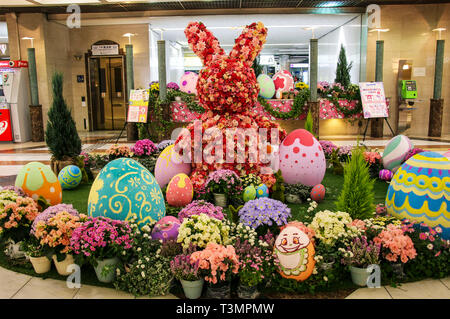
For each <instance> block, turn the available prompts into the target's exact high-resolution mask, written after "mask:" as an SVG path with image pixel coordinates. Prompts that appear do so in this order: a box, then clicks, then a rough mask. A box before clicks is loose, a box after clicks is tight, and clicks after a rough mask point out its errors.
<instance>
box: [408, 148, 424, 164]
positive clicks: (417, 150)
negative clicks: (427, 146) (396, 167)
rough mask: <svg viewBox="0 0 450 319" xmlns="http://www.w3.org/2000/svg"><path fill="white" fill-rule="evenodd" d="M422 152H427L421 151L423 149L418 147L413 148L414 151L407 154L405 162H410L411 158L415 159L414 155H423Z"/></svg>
mask: <svg viewBox="0 0 450 319" xmlns="http://www.w3.org/2000/svg"><path fill="white" fill-rule="evenodd" d="M422 152H425V150H423V149H421V148H417V147H415V148H413V149H412V150H410V151H409V152H408V153H407V154H406V156H405V162H406V161H407V160H409V159H410V158H411V157H413V156H414V155H416V154H419V153H422Z"/></svg>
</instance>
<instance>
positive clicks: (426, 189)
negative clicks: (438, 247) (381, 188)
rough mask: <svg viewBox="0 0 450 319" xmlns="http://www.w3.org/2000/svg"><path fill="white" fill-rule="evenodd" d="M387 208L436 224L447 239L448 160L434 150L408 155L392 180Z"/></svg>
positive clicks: (449, 229)
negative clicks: (409, 156) (408, 157)
mask: <svg viewBox="0 0 450 319" xmlns="http://www.w3.org/2000/svg"><path fill="white" fill-rule="evenodd" d="M386 208H387V212H388V213H389V214H392V215H394V216H396V217H398V218H408V219H410V220H415V221H417V222H423V223H425V224H427V225H428V226H430V227H438V226H439V227H440V229H442V237H443V238H445V239H450V160H449V159H448V158H446V157H444V156H443V155H441V154H439V153H436V152H422V153H419V154H416V155H414V156H413V157H411V158H410V159H409V160H407V161H406V162H405V163H404V164H403V165H402V166H401V167H400V168H399V169H398V170H397V172H396V173H395V174H394V177H393V178H392V180H391V183H390V185H389V188H388V192H387V196H386ZM436 229H438V228H436Z"/></svg>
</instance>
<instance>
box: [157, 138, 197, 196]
mask: <svg viewBox="0 0 450 319" xmlns="http://www.w3.org/2000/svg"><path fill="white" fill-rule="evenodd" d="M173 147H174V145H169V146H167V147H166V148H165V149H164V151H162V152H161V154H160V155H159V157H158V159H157V160H156V164H155V178H156V181H157V182H158V184H159V186H160V187H164V186H166V185H167V184H168V183H169V182H170V180H171V179H172V177H174V176H175V175H177V174H180V173H184V174H186V175H189V173H190V172H191V164H190V163H183V161H182V159H181V157H180V156H179V155H178V154H177V153H176V152H174V151H173Z"/></svg>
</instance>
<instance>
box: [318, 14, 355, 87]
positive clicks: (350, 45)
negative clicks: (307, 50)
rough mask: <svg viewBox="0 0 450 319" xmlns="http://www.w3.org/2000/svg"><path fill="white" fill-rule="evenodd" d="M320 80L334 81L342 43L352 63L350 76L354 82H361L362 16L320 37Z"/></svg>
mask: <svg viewBox="0 0 450 319" xmlns="http://www.w3.org/2000/svg"><path fill="white" fill-rule="evenodd" d="M318 42H319V43H318V46H319V57H318V61H319V74H318V80H319V81H327V82H330V83H332V82H334V79H335V78H336V65H337V62H338V57H339V52H340V50H341V44H342V45H343V46H344V48H345V51H346V55H347V62H348V63H350V62H351V63H352V65H353V66H352V68H351V70H350V77H351V82H352V83H355V84H357V83H359V66H360V57H361V45H360V42H361V17H360V16H358V17H356V18H353V19H352V20H351V21H349V22H347V23H346V24H344V25H342V26H340V27H338V28H336V29H334V30H333V31H331V32H330V33H328V34H326V35H324V36H322V37H321V38H319V41H318Z"/></svg>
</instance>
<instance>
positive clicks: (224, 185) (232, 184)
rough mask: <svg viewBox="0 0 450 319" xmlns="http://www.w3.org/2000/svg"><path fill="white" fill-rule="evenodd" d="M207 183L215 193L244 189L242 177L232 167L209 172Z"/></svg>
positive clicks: (230, 192) (229, 192)
mask: <svg viewBox="0 0 450 319" xmlns="http://www.w3.org/2000/svg"><path fill="white" fill-rule="evenodd" d="M205 185H206V188H209V189H210V190H211V191H212V192H213V193H221V194H232V193H235V192H239V191H241V190H242V186H241V179H240V178H239V176H238V175H237V174H236V173H235V172H234V171H232V170H230V169H219V170H217V171H213V172H211V173H209V175H208V178H207V179H206V183H205Z"/></svg>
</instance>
